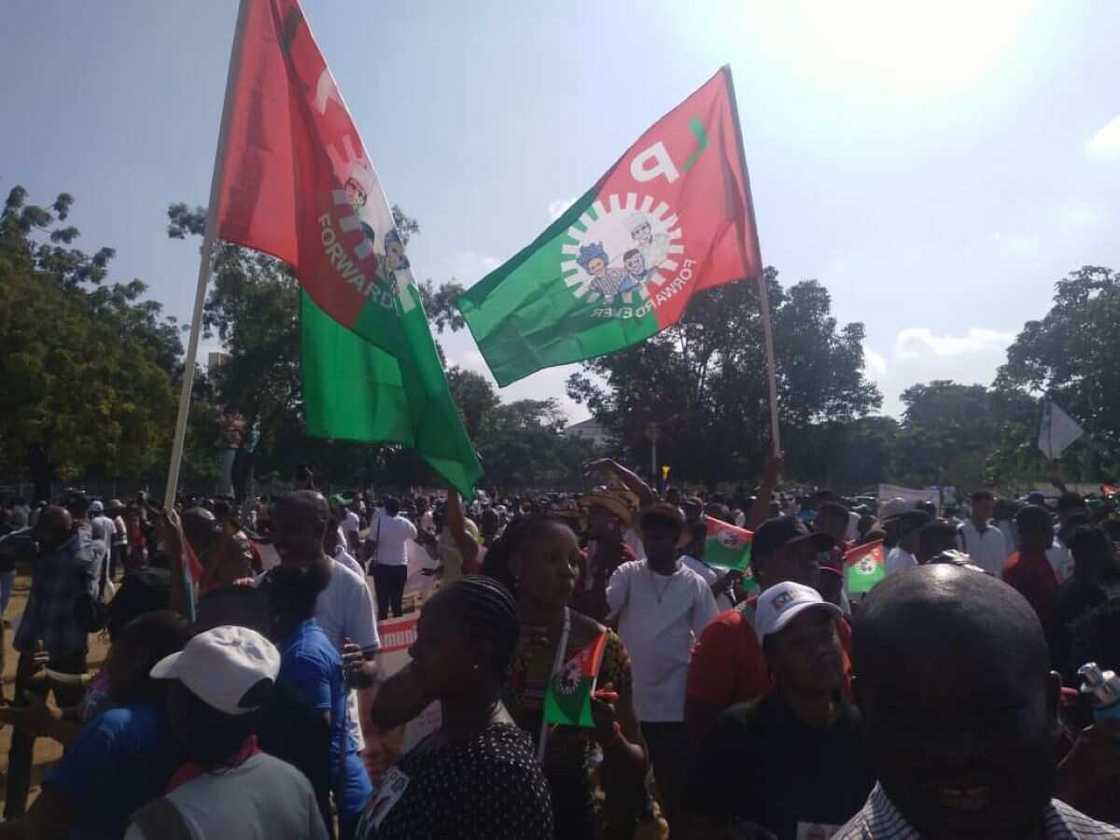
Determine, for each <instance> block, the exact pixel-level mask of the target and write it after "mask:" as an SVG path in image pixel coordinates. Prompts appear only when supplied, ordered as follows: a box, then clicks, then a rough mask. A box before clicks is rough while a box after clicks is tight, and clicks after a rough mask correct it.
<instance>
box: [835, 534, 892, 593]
mask: <svg viewBox="0 0 1120 840" xmlns="http://www.w3.org/2000/svg"><path fill="white" fill-rule="evenodd" d="M886 576H887V553H886V550H885V549H884V548H883V542H882V540H877V541H875V542H872V543H867V544H866V545H857V546H856V547H855V548H850V549H848V550H847V551H845V552H844V582H845V583H846V585H847V588H848V594H849V595H862V594H865V593H867V592H870V591H871V590H872V589H874V588H875V584H877V583H879V581H881V580H883V579H884V578H885V577H886Z"/></svg>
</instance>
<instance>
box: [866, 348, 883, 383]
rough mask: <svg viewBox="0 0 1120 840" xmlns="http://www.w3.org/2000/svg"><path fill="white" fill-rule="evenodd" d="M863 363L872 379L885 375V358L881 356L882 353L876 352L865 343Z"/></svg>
mask: <svg viewBox="0 0 1120 840" xmlns="http://www.w3.org/2000/svg"><path fill="white" fill-rule="evenodd" d="M863 363H864V366H865V367H866V368H867V373H868V375H869V376H871V378H872V379H878V378H879V377H882V376H884V375H886V372H887V360H886V359H885V358H883V356H882V354H880V353H876V352H875V351H874V350H872V349H871V348H870V347H868V346H867V345H866V344H865V345H863Z"/></svg>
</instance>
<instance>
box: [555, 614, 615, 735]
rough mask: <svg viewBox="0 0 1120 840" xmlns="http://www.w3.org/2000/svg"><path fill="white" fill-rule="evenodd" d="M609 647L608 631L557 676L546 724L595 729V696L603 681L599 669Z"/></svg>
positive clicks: (573, 659)
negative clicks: (596, 684)
mask: <svg viewBox="0 0 1120 840" xmlns="http://www.w3.org/2000/svg"><path fill="white" fill-rule="evenodd" d="M606 646H607V633H606V631H605V630H604V631H603V632H602V633H600V634H599V635H598V636H597V637H596V638H595V641H593V642H591V644H589V645H587V646H585V647H582V648H580V649H579V650H578V651H576V653H575V655H574V656H573V657H572V658H571V659H569V660H568V661H567V662H566V663H564V666H563V667H562V668H561V669H560V670H559V671H558V672H557V673H556V674H554V675H553V677H552V679H551V680H550V681H549V683H548V688H547V689H545V693H544V720H545V723H558V724H562V725H564V726H585V727H588V726H594V725H595V721H594V720H592V718H591V695H592V693H593V692H594V691H595V681H596V680H597V679H598V678H599V666H600V665H601V664H602V662H603V651H604V649H605V648H606Z"/></svg>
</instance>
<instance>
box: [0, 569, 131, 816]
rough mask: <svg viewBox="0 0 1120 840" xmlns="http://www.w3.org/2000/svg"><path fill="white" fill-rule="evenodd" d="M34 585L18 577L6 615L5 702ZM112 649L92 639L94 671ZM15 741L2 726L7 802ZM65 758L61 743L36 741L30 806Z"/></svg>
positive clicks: (2, 786)
mask: <svg viewBox="0 0 1120 840" xmlns="http://www.w3.org/2000/svg"><path fill="white" fill-rule="evenodd" d="M30 585H31V578H30V577H29V576H28V575H26V574H22V573H21V574H19V575H18V576H17V577H16V584H15V588H14V591H13V592H12V600H11V603H9V604H8V611H7V612H6V613H5V614H4V645H3V657H4V660H3V661H4V674H3V686H2V688H0V691H2V693H3V702H5V703H9V702H11V700H12V699H13V698H14V695H15V683H16V664H17V663H18V661H19V654H18V653H16V651H15V650H14V649H13V648H12V627H14V626H16V622H17V620H18V618H19V616H20V615H21V614H22V613H23V608H24V606H25V605H26V604H27V591H28V587H29V586H30ZM108 649H109V639H108V636H103V635H102V634H98V635H96V636H91V637H90V651H89V668H90V670H91V671H96V670H97V669H98V668H99V667H100V666H101V663H102V662H104V661H105V653H106V652H107V651H108ZM11 742H12V728H11V727H10V726H7V725H3V724H0V800H2V799H3V797H4V795H5V793H6V788H7V781H8V747H9V746H10V745H11ZM61 757H62V746H61V745H60V744H59V743H58V742H57V741H52V740H50V739H49V738H37V739H36V740H35V754H34V764H33V765H32V768H31V793H30V795H29V796H28V805H30V804H31V803H32V802H34V801H35V797H37V796H38V795H39V783H40V782H41V781H42V779H43V775H44V774H45V773H46V771H47V768H49V767H50V765H51V764H53V763H54V762H56V761H58V759H60V758H61ZM0 810H2V809H0Z"/></svg>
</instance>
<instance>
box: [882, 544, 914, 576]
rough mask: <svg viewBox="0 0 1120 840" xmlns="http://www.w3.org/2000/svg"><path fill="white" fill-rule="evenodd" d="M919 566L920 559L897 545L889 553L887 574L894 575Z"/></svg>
mask: <svg viewBox="0 0 1120 840" xmlns="http://www.w3.org/2000/svg"><path fill="white" fill-rule="evenodd" d="M917 565H918V558H917V557H915V556H914V555H913V554H911V553H910V552H909V551H907V550H906V549H905V548H903V547H902V546H900V545H896V546H895V547H894V548H892V549H891V550H890V551H889V552H888V553H887V574H888V575H893V574H894V573H895V572H901V571H903V570H904V569H912V568H913V567H914V566H917Z"/></svg>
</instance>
